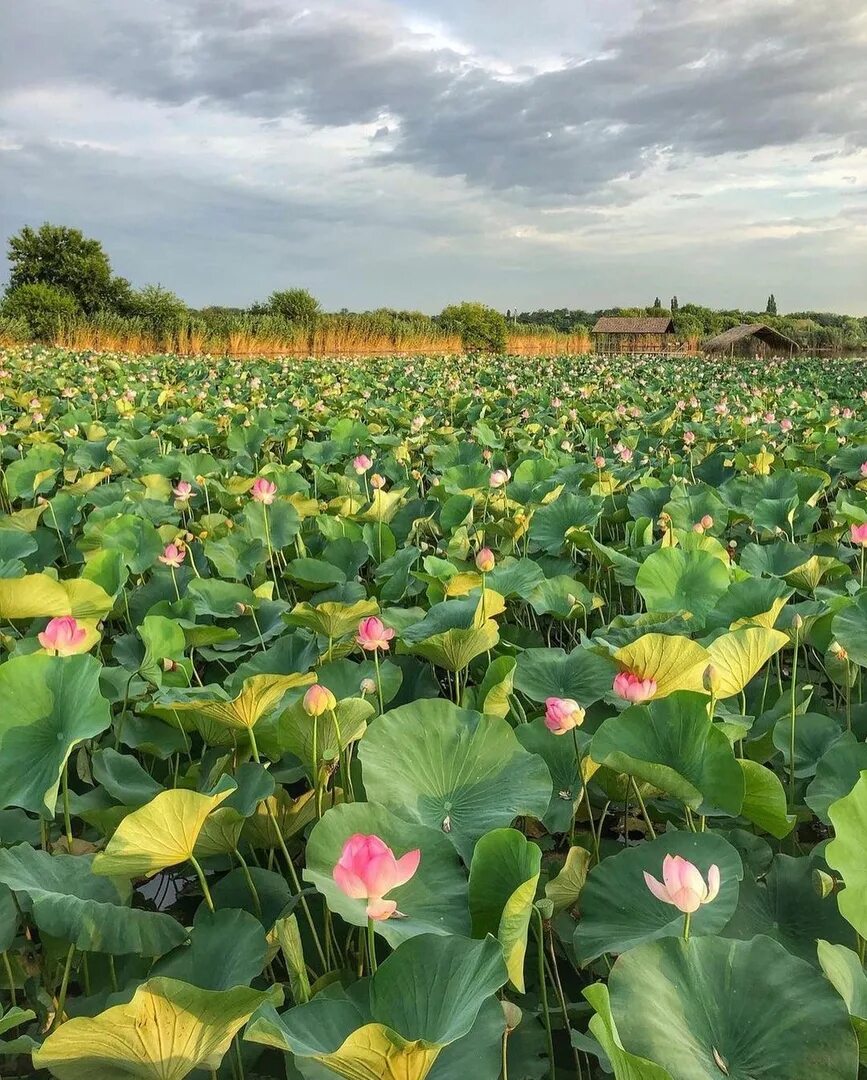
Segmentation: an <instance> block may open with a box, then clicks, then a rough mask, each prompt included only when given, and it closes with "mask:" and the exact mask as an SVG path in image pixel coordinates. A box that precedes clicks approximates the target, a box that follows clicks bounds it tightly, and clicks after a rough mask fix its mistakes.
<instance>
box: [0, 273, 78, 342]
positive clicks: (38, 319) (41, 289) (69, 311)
mask: <svg viewBox="0 0 867 1080" xmlns="http://www.w3.org/2000/svg"><path fill="white" fill-rule="evenodd" d="M78 313H79V307H78V304H77V303H76V302H75V298H74V297H72V296H70V294H69V293H68V292H66V291H65V290H64V289H58V288H56V287H55V286H53V285H45V284H43V283H42V282H34V283H33V284H29V285H19V286H18V287H17V288H14V289H10V291H9V292H8V293H6V295H5V297H4V298H3V303H2V305H0V314H2V315H3V316H4V317H5V318H7V319H14V320H17V321H20V322H21V323H24V324H25V325H26V327H27V330H28V334H29V336H30V338H31V339H32V340H33V341H49V342H50V341H52V340H53V339H54V337H55V336H56V334H57V331H58V330H59V329H60V327H61V325H62V324H63V322H64V321H66V320H71V319H74V318H75V317H76V316H77V315H78Z"/></svg>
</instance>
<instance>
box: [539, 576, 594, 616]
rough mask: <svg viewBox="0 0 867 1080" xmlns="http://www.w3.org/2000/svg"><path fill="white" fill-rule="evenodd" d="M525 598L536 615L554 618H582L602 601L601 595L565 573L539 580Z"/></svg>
mask: <svg viewBox="0 0 867 1080" xmlns="http://www.w3.org/2000/svg"><path fill="white" fill-rule="evenodd" d="M527 600H528V602H529V604H530V606H531V607H532V609H533V610H534V611H535V612H536V614H537V615H553V616H554V618H556V619H582V618H584V617H585V616H586V615H589V613H590V612H591V611H596V610H597V609H598V608H600V607H602V606H603V603H604V601H603V600H602V597H601V596H597V595H595V593H591V592H590V590H589V589H588V588H587V586H586V585H584V584H582V583H581V582H580V581H576V580H575V579H574V578H570V577H568V576H567V575H565V574H561V575H559V576H558V577H553V578H549V579H548V580H546V581H542V582H540V583H539V584H538V585H537V586H536V587H535V588H534V589H533V591H532V592H531V593H530V594H529V595H528V597H527Z"/></svg>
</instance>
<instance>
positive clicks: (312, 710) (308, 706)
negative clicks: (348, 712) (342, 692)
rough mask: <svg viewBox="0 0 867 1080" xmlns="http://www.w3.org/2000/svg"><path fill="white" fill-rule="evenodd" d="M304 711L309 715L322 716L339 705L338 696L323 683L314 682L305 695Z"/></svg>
mask: <svg viewBox="0 0 867 1080" xmlns="http://www.w3.org/2000/svg"><path fill="white" fill-rule="evenodd" d="M303 705H304V711H305V712H306V713H307V715H308V716H321V715H322V714H323V713H326V712H331V710H332V709H335V708H336V707H337V698H335V696H334V694H332V693H331V691H330V690H329V689H328V687H327V686H323V685H322V684H321V683H314V684H313V685H312V686H311V687H310V688H309V689H308V691H307V693H306V694H305V695H304V702H303Z"/></svg>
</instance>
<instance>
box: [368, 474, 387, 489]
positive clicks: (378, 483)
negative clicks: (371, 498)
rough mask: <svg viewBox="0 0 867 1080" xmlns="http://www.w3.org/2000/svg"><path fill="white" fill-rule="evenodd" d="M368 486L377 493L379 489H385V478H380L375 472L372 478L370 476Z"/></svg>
mask: <svg viewBox="0 0 867 1080" xmlns="http://www.w3.org/2000/svg"><path fill="white" fill-rule="evenodd" d="M370 486H371V487H372V488H373V489H374V490H376V491H379V490H380V488H384V487H385V477H384V476H380V475H379V473H378V472H375V473H374V474H373V476H371V478H370Z"/></svg>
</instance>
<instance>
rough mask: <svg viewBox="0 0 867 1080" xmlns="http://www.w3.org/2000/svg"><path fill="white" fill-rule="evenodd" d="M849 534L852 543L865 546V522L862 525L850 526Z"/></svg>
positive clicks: (866, 545) (866, 538) (866, 525)
mask: <svg viewBox="0 0 867 1080" xmlns="http://www.w3.org/2000/svg"><path fill="white" fill-rule="evenodd" d="M849 536H850V537H851V539H852V543H853V544H860V545H861V547H867V522H865V523H864V524H863V525H852V526H850V528H849Z"/></svg>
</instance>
